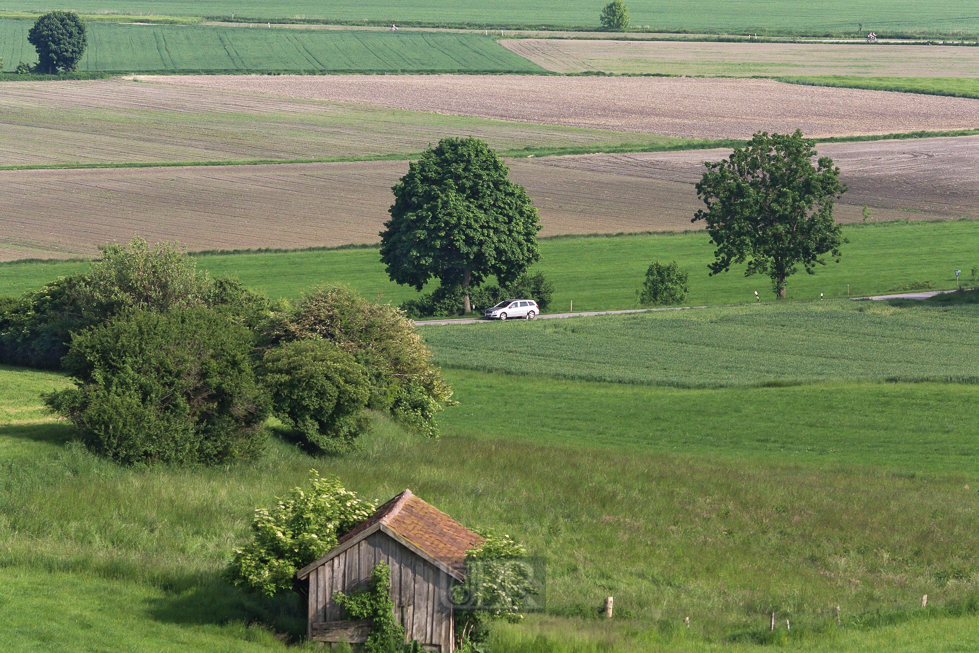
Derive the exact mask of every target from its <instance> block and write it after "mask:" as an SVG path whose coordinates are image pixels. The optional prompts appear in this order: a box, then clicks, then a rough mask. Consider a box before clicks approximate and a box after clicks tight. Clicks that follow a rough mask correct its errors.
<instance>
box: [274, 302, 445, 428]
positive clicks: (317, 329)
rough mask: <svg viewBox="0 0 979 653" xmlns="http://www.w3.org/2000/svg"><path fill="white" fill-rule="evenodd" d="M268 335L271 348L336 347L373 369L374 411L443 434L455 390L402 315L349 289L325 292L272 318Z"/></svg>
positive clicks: (369, 370) (371, 375)
mask: <svg viewBox="0 0 979 653" xmlns="http://www.w3.org/2000/svg"><path fill="white" fill-rule="evenodd" d="M263 336H264V339H265V342H266V346H275V345H277V344H279V343H283V342H291V341H296V340H306V339H322V340H327V341H329V342H332V343H334V344H335V345H336V346H337V347H339V348H340V349H342V350H343V351H345V352H347V353H349V354H350V355H352V356H353V357H354V359H355V360H356V361H357V362H358V363H359V364H360V365H362V366H363V367H364V368H365V369H366V370H367V375H368V378H369V379H370V385H371V396H370V400H369V401H368V406H369V407H370V408H374V409H376V410H386V411H390V412H391V414H392V415H393V416H394V417H395V418H396V419H397V420H399V421H400V422H402V423H403V424H406V425H408V426H411V427H414V428H416V429H418V430H420V431H422V432H425V433H428V434H429V435H432V436H434V435H437V433H438V431H437V429H436V426H435V415H436V413H438V412H439V411H441V410H442V408H443V406H444V405H445V404H446V403H447V402H449V400H450V398H451V396H452V390H451V389H450V388H449V386H448V385H447V384H446V383H445V381H444V380H443V379H442V375H441V373H440V372H439V369H438V367H436V366H435V365H433V364H432V362H431V360H430V358H431V353H430V352H429V350H428V348H427V347H426V346H425V344H424V342H422V339H421V336H420V335H419V334H418V333H417V332H416V331H415V327H414V324H413V323H412V322H411V320H409V319H408V318H407V317H406V316H405V314H404V313H403V312H402V311H401V310H399V309H397V308H395V307H393V306H391V305H389V304H376V303H374V302H369V301H367V300H365V299H363V298H361V297H360V296H358V295H357V294H356V293H355V292H353V291H352V290H350V289H349V288H346V287H343V286H333V287H328V288H321V289H319V290H316V291H314V292H312V293H310V294H309V295H306V296H305V297H304V298H303V299H302V301H301V302H299V304H298V305H297V306H296V308H295V310H293V311H291V312H288V313H283V314H280V315H277V316H276V317H274V318H272V319H270V320H269V321H268V322H267V323H266V324H265V326H264V327H263Z"/></svg>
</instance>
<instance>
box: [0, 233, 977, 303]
mask: <svg viewBox="0 0 979 653" xmlns="http://www.w3.org/2000/svg"><path fill="white" fill-rule="evenodd" d="M843 231H844V234H845V235H846V237H847V238H848V239H849V240H850V242H849V244H847V245H844V246H843V258H842V262H841V263H839V264H837V263H833V262H829V263H828V264H827V265H826V266H818V267H817V270H816V274H815V275H807V274H805V272H804V271H800V272H799V273H797V274H796V275H795V276H793V277H791V278H790V279H789V285H788V298H789V299H790V300H810V299H818V298H819V294H820V293H823V295H824V296H825V297H826V298H830V297H846V296H847V293H848V291H849V295H850V296H853V297H856V296H861V295H870V294H880V293H886V292H889V291H891V292H896V291H900V290H905V289H907V288H909V287H915V286H916V285H918V286H920V285H922V284H927V286H928V287H930V288H934V289H942V288H945V289H948V288H955V273H954V271H955V270H957V269H959V270H965V271H966V273H965V274H966V276H967V275H968V271H969V270H971V269H972V267H973V266H975V265H979V253H977V252H976V250H975V246H974V243H975V242H976V238H977V237H979V221H970V220H961V221H955V222H892V223H877V224H874V223H869V224H861V225H849V226H844V227H843ZM712 252H713V250H712V248H711V245H710V243H709V239H708V236H707V235H706V234H705V233H704V232H689V233H678V234H639V235H618V236H597V237H560V238H550V239H544V240H542V241H541V256H542V258H541V261H540V263H538V264H537V265H536V266H535V268H534V269H535V270H540V271H542V272H543V273H544V274H545V275H546V276H547V278H548V279H551V280H553V281H554V284H555V286H556V291H555V294H554V301H553V304H552V306H551V308H550V309H549V310H550V311H551V312H566V311H568V310H569V309H570V308H571V307H572V305H573V307H574V310H575V311H599V310H614V309H628V308H635V307H636V296H637V295H636V293H637V291H638V290H639V287H640V286H641V285H642V281H643V278H644V275H645V272H646V268H647V267H649V264H650V263H651V262H652V261H653V260H659V261H664V262H668V261H672V260H676V261H677V262H678V263H679V264H680V267H681V268H683V269H684V270H686V271H687V272H688V273H689V275H690V281H689V286H690V294H689V295H688V297H687V300H686V302H685V303H686V304H688V305H693V306H696V305H702V304H739V303H745V302H751V301H754V299H755V296H754V293H755V291H757V292H758V293H759V295H760V296H761V298H762V300H763V301H766V302H767V301H773V300H774V296H773V294H772V292H771V282H770V281H769V280H768V279H767V278H766V277H760V276H757V275H756V276H752V277H748V278H745V276H744V267H743V266H742V267H740V268H738V267H734V268H733V269H732V270H731V272H728V273H724V274H720V275H715V276H713V277H711V276H709V275H708V272H709V271H708V269H707V264H708V263H709V262H710V261H711V260H712ZM909 252H913V253H914V254H913V255H911V254H909ZM196 260H197V264H198V266H199V267H200V268H202V269H205V270H207V271H208V272H210V273H211V274H212V275H219V276H237V277H238V278H239V279H241V281H242V282H243V283H244V284H245V285H246V286H248V287H251V288H255V289H256V290H261V291H262V292H265V293H267V294H269V295H270V296H272V297H285V298H289V299H295V298H297V297H299V295H300V294H301V293H302V292H304V291H305V290H308V289H309V288H311V287H313V286H315V285H318V284H329V283H344V284H348V285H350V286H351V287H353V288H354V289H356V290H357V291H358V292H360V293H361V294H362V295H364V296H365V297H370V298H372V299H374V298H379V299H380V300H381V301H391V302H393V303H395V304H399V303H401V302H402V301H404V300H406V299H409V298H412V297H415V296H416V293H415V291H414V290H413V289H411V288H407V287H404V286H398V285H396V284H394V283H392V282H391V281H390V280H389V279H388V278H387V276H386V275H385V273H384V266H383V265H381V264H380V262H379V255H378V252H377V250H376V249H374V248H370V247H365V248H354V249H339V250H309V251H285V252H268V253H237V254H235V253H230V254H223V253H222V254H213V255H201V256H198V257H196ZM86 265H87V263H85V262H82V261H51V262H40V263H38V262H16V263H5V264H0V294H3V295H15V294H20V293H22V292H24V291H26V290H30V289H33V288H38V287H40V286H41V285H43V284H44V283H47V282H48V281H51V280H53V279H55V278H57V277H58V276H61V275H65V274H73V273H75V272H78V271H80V270H83V269H85V267H86ZM965 280H966V279H965V277H963V281H965Z"/></svg>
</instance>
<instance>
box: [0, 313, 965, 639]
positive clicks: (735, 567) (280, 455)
mask: <svg viewBox="0 0 979 653" xmlns="http://www.w3.org/2000/svg"><path fill="white" fill-rule="evenodd" d="M850 306H851V305H850V304H847V303H845V302H843V303H838V304H837V306H836V308H833V307H831V306H830V307H829V308H828V307H827V305H819V304H812V303H810V304H791V303H789V304H785V305H782V306H777V307H745V311H744V312H742V309H721V310H718V311H715V312H714V317H715V318H717V319H715V320H714V322H715V323H716V324H718V327H719V328H718V344H719V346H718V349H719V350H721V349H724V348H736V347H737V345H738V340H739V338H738V336H737V335H732V334H733V332H730V331H728V330H726V327H725V325H724V322H725V320H724V319H723V318H724V316H725V315H728V316H729V317H730V319H729V320H728V321H732V320H733V321H734V322H735V323H738V322H739V321H740V322H744V320H745V316H746V315H750V314H749V313H747V309H760V310H761V311H762V315H763V316H764V318H765V319H764V320H759V321H758V324H757V326H758V327H759V328H763V323H764V324H768V325H778V324H784V325H785V327H784V328H785V331H784V334H783V335H784V336H785V339H786V340H787V341H795V340H798V337H797V335H798V333H799V330H800V329H803V328H805V313H806V312H807V311H808V312H811V314H812V324H813V325H817V326H819V325H824V324H828V323H829V321H830V320H828V316H827V315H825V314H824V313H825V311H827V310H834V311H836V312H837V313H840V314H839V315H838V316H837V321H838V322H839V323H840V327H841V330H842V331H844V332H847V333H849V334H850V335H851V337H854V338H857V339H858V343H857V344H858V345H860V344H864V345H866V344H868V343H869V335H868V333H861V331H860V329H855V328H854V321H855V320H859V319H860V315H861V314H860V312H859V308H860V307H859V306H857V307H855V308H853V309H852V314H851V313H850V311H851V309H850ZM886 308H894V310H895V313H900V312H901V311H904V313H903V315H905V316H906V317H915V319H916V320H917V321H918V323H919V326H918V327H917V331H916V334H915V335H916V336H917V339H918V340H920V341H922V342H926V343H931V344H929V346H933V347H934V351H933V353H935V352H937V351H938V349H939V348H940V347H941V346H942V345H949V346H951V345H953V344H954V343H956V342H958V340H960V339H961V338H963V337H965V336H964V335H963V334H962V333H961V332H959V331H956V330H955V329H949V324H950V322H949V321H947V315H948V311H949V308H948V307H940V306H938V307H931V306H925V307H920V308H917V309H914V308H909V309H904V308H900V309H898V308H897V307H886ZM951 308H952V309H954V310H953V314H954V315H955V316H957V317H956V319H963V320H967V319H968V318H969V317H970V316H973V315H974V312H975V309H974V307H968V306H955V307H951ZM882 310H883V309H882ZM954 311H963V313H961V314H958V313H954ZM969 311H971V313H970V312H969ZM684 314H688V315H693V312H692V311H691V312H685V313H684ZM698 315H702V316H704V317H703V320H704V321H705V322H708V323H709V322H710V321H711V320H710V319H709V317H710V311H701V312H700V313H698ZM881 316H883V317H889V315H887V314H886V312H882V313H879V314H876V315H875V314H871V315H870V316H868V317H870V318H873V319H878V318H880V317H881ZM644 317H645V316H644ZM657 317H658V316H657ZM651 319H653V318H651ZM616 321H618V322H620V324H615V322H616ZM633 321H634V318H633V317H632V316H620V317H615V318H604V319H602V320H599V321H598V325H597V326H595V327H591V325H590V324H589V323H588V321H587V320H567V321H564V320H562V321H560V324H562V325H566V326H568V327H569V328H577V327H583V330H582V334H583V337H582V338H581V339H580V340H576V341H575V342H574V343H572V346H571V348H570V349H569V350H568V351H566V352H565V354H564V356H563V358H562V355H561V353H560V352H558V351H552V352H551V355H550V356H549V358H551V359H553V361H552V363H549V364H550V365H551V367H550V368H548V367H547V366H546V365H545V366H544V367H542V368H540V369H537V370H535V371H534V373H533V374H527V373H522V374H517V375H514V374H507V373H504V372H502V371H493V372H486V371H471V370H463V369H458V368H456V367H451V365H452V363H451V362H449V359H450V358H451V357H452V355H451V352H450V351H449V348H447V347H446V348H443V347H442V345H440V343H439V338H438V337H435V336H433V335H432V334H440V335H445V334H447V333H448V329H443V330H439V331H435V330H428V331H425V334H426V338H428V341H429V342H430V344H431V345H432V346H433V349H434V351H435V355H436V359H437V360H440V361H442V362H443V365H444V366H445V374H446V377H447V379H448V380H449V382H450V383H451V384H452V386H453V387H454V389H455V391H456V394H455V399H457V400H458V402H459V404H458V405H457V406H454V407H450V408H448V409H447V410H446V412H445V413H444V414H443V417H442V419H441V423H442V426H443V437H442V439H440V440H422V439H419V438H418V437H417V436H413V435H409V434H407V433H405V432H403V431H401V430H400V429H399V428H398V427H396V426H394V425H393V424H391V423H390V422H388V421H387V420H386V419H384V418H382V417H380V416H378V417H376V418H375V430H374V432H373V433H372V434H371V435H369V436H366V438H365V439H364V441H363V442H362V447H361V449H360V450H359V451H357V452H354V453H351V454H347V455H345V456H341V457H333V458H316V457H311V456H309V455H307V454H305V453H303V452H301V451H299V450H298V449H296V448H294V447H293V446H292V445H291V444H289V443H287V442H285V441H283V440H279V439H278V438H277V437H275V436H272V437H270V440H269V446H268V449H267V451H266V453H265V455H264V456H263V457H262V458H261V459H260V460H259V461H256V462H254V463H246V464H239V465H233V466H229V467H221V468H203V469H195V468H189V469H186V468H185V469H176V468H166V467H152V468H123V467H119V466H117V465H115V464H113V463H110V462H106V461H103V460H100V459H98V458H96V457H94V456H93V455H91V454H89V453H88V452H86V451H85V450H84V449H82V448H81V447H80V446H78V445H77V444H74V443H72V442H71V439H70V431H69V430H68V428H67V427H66V426H65V425H64V424H63V423H61V422H58V421H56V420H54V419H53V418H51V417H50V416H48V415H46V414H45V413H44V411H43V409H42V408H41V407H40V404H41V402H40V394H41V393H43V392H47V391H50V390H52V389H56V388H58V387H60V386H61V385H63V384H64V383H66V382H67V381H66V380H65V379H64V378H63V377H61V376H60V375H58V374H52V373H38V372H34V371H29V370H22V369H18V368H3V369H0V387H2V388H3V393H2V396H3V397H4V399H3V401H2V402H0V568H3V574H0V604H2V605H3V608H4V614H5V624H6V626H5V628H4V629H2V631H0V647H2V648H3V649H4V650H18V651H20V650H26V651H33V650H38V651H40V650H42V649H44V647H46V646H48V647H49V646H50V645H51V642H64V641H67V640H69V639H70V640H71V641H72V642H73V643H72V644H71V645H68V646H67V647H66V648H67V650H100V651H102V650H104V651H127V650H140V651H143V650H147V651H184V650H186V651H190V650H195V651H231V650H244V651H252V650H254V651H258V650H268V651H276V650H284V648H283V645H282V640H290V639H291V641H296V640H295V638H296V637H297V635H300V634H301V633H302V631H303V630H304V627H303V622H302V615H301V610H300V609H299V607H298V606H297V605H296V604H295V603H293V602H290V601H288V600H276V601H263V600H260V599H257V598H256V597H252V596H248V595H244V594H241V593H240V592H238V591H237V590H235V589H234V588H231V587H229V586H228V585H226V584H225V583H224V581H222V580H221V578H220V576H219V572H220V569H221V568H222V567H223V565H224V563H225V562H226V561H227V560H228V558H229V556H230V552H231V550H232V549H233V548H234V546H236V544H237V543H238V542H241V541H242V540H243V539H244V538H245V537H247V533H248V523H249V520H250V518H251V514H252V509H253V508H254V507H256V506H263V505H269V504H270V503H272V502H273V501H274V497H276V496H281V495H283V494H284V493H285V492H287V491H288V489H289V488H291V487H294V486H297V485H301V484H303V483H304V479H305V478H306V477H307V475H308V473H309V470H310V469H317V470H319V471H320V472H321V473H323V474H335V475H337V476H339V477H340V478H341V480H342V481H343V482H344V483H345V484H346V485H347V486H348V487H350V488H351V489H353V490H355V491H357V492H358V493H361V494H363V495H365V496H368V497H371V498H375V499H386V498H388V497H390V496H392V495H394V494H395V493H397V492H398V491H400V490H401V489H404V488H405V487H409V488H411V489H412V491H414V492H416V493H417V494H419V495H420V496H422V497H423V498H425V499H426V500H428V501H430V502H432V503H434V504H435V505H437V506H438V507H439V508H441V509H443V510H445V511H447V512H448V513H450V514H451V515H453V516H454V517H455V518H457V519H459V520H460V521H462V522H463V523H465V524H467V525H470V526H474V527H482V528H486V527H489V528H495V529H498V530H500V531H503V532H509V533H513V534H515V535H517V536H518V537H519V538H520V539H521V540H523V541H524V542H525V543H526V544H527V545H528V547H529V549H530V551H531V552H532V553H533V554H535V555H541V556H544V557H545V558H546V559H547V561H548V580H547V597H546V598H547V609H546V612H545V613H544V614H543V615H532V616H530V617H528V619H527V620H526V622H525V623H523V624H520V625H516V626H502V627H500V628H498V629H497V630H496V632H495V633H494V636H493V637H494V643H495V648H494V650H496V651H507V652H510V651H517V652H518V653H519V652H521V651H527V652H531V651H535V652H536V651H549V652H550V651H553V652H554V653H560V652H562V651H577V652H582V653H584V652H591V651H595V652H596V653H597V652H598V651H606V652H608V651H613V652H623V653H624V652H626V651H676V650H684V651H732V652H735V653H741V652H743V651H760V650H767V649H766V648H763V646H764V645H767V644H778V645H781V646H783V647H785V648H786V650H793V651H830V650H861V651H881V652H884V651H888V652H890V651H924V650H939V651H941V650H948V651H952V650H965V649H961V648H959V649H956V648H955V645H956V642H959V643H961V642H962V641H968V640H970V639H973V638H975V636H976V635H977V633H979V625H977V620H976V614H977V612H979V571H977V570H979V541H977V540H976V538H975V537H974V533H975V531H976V529H977V528H979V491H977V490H979V478H977V476H979V465H977V463H976V460H977V455H976V454H977V453H979V451H977V448H976V441H975V437H974V423H975V420H974V415H975V410H974V408H975V405H976V400H977V399H979V385H971V384H966V385H962V384H947V383H916V384H906V383H879V382H873V381H868V378H872V376H873V374H872V373H871V371H865V370H862V369H861V368H860V366H850V367H845V366H841V367H840V373H839V377H840V378H839V379H838V380H836V381H832V382H818V383H804V384H800V385H794V386H779V385H778V384H774V385H772V386H771V387H757V386H755V387H749V386H750V384H751V382H752V380H753V379H759V378H768V379H769V380H774V381H778V380H782V381H786V380H790V379H793V374H792V372H791V370H783V373H782V374H780V375H775V377H774V378H771V374H772V372H771V370H770V368H769V361H768V360H766V359H765V357H764V356H760V355H759V356H747V357H744V358H742V359H740V362H739V365H740V367H741V369H742V372H743V375H744V382H743V383H742V384H740V385H736V386H732V387H723V388H701V389H683V388H671V387H657V386H653V385H646V384H641V383H635V382H634V379H632V378H631V376H630V375H631V374H632V371H631V370H630V365H629V364H628V361H626V360H624V359H623V358H621V357H619V358H616V357H615V356H613V357H612V358H613V361H614V363H615V364H614V365H612V366H611V368H610V369H612V368H614V369H612V372H615V374H611V373H610V374H609V375H608V376H609V378H614V379H615V380H616V382H607V383H599V382H594V381H585V380H570V379H566V378H561V377H562V376H564V374H563V373H562V371H561V369H560V368H561V366H562V365H565V364H566V363H567V361H569V360H571V359H572V358H574V357H575V356H577V357H578V358H580V359H581V360H582V361H583V364H586V365H587V362H588V361H594V360H597V359H598V358H599V357H600V356H601V355H603V354H604V353H611V354H615V351H614V350H615V348H616V347H618V348H619V349H620V350H625V349H627V348H628V347H629V343H631V344H632V345H633V346H636V347H640V346H642V347H645V346H647V345H646V344H644V343H643V341H644V340H645V338H644V335H643V333H642V332H639V331H637V330H635V329H634V328H633V327H634V324H633ZM480 326H482V327H483V328H484V329H485V330H484V334H490V335H489V336H487V337H486V340H485V342H486V346H487V347H488V348H492V347H493V346H494V345H493V342H492V341H493V337H494V333H495V334H498V333H501V330H498V329H496V328H495V327H497V326H499V327H502V328H506V329H509V332H508V333H509V334H511V336H512V337H511V340H512V341H513V342H515V343H519V342H520V341H521V339H522V338H523V336H524V334H525V333H531V332H533V331H534V330H535V329H537V328H539V327H540V324H537V323H523V322H518V323H506V324H501V325H480ZM455 328H459V327H455ZM820 328H821V329H822V330H820ZM820 328H813V332H814V334H815V337H816V339H817V340H818V339H820V338H827V337H830V336H831V335H832V334H831V333H830V331H831V329H829V328H828V327H825V328H823V327H822V326H820ZM875 328H876V327H875ZM590 330H591V331H592V333H591V334H590V335H589V331H590ZM599 331H604V332H605V333H606V334H609V337H608V338H605V339H603V338H601V337H594V336H595V335H596V334H597V333H598V332H599ZM900 331H901V326H900V324H895V325H893V330H892V331H888V332H887V334H890V336H889V337H893V336H894V334H896V333H900ZM664 332H665V330H664ZM887 334H885V335H887ZM556 337H560V334H557V335H556ZM860 338H864V339H863V340H859V339H860ZM683 339H684V333H683V331H682V330H681V329H676V330H675V333H674V341H682V340H683ZM881 339H885V338H883V337H882V338H881ZM605 340H608V341H611V342H612V344H611V346H609V345H608V344H607V343H606V342H605ZM661 344H662V347H663V348H667V347H668V343H666V342H665V341H662V340H661ZM966 344H968V342H966ZM480 346H481V345H480ZM745 346H746V347H747V348H749V349H750V348H751V347H750V343H745ZM772 346H773V348H774V349H775V351H774V355H773V358H775V359H779V358H780V356H781V357H783V358H784V351H783V352H780V351H779V350H778V348H777V347H776V346H775V345H774V344H773V345H772ZM518 349H519V346H518ZM512 353H513V355H514V356H522V355H523V353H521V352H518V351H514V352H512ZM796 357H797V358H798V360H799V362H800V364H802V365H803V366H804V367H807V368H818V367H820V366H821V365H823V364H824V362H825V361H823V360H822V356H821V354H820V350H819V348H807V347H800V348H798V349H797V350H796ZM925 358H926V357H924V356H923V357H922V360H920V361H918V362H917V363H915V362H914V360H912V361H911V362H910V364H912V365H913V364H922V365H923V364H927V361H926V360H925ZM971 364H972V365H973V366H975V365H976V363H975V362H974V361H973V362H972V363H971ZM705 373H707V374H710V372H709V371H707V372H705ZM813 378H816V377H813ZM923 594H928V595H929V603H928V607H927V608H925V609H922V608H921V606H920V599H921V595H923ZM609 595H612V596H615V601H616V603H615V605H616V618H615V619H614V620H613V621H612V622H611V623H607V622H605V621H604V620H603V619H600V618H599V614H600V608H601V604H602V601H603V599H604V597H606V596H609ZM836 606H840V619H839V622H837V618H836V609H835V608H836ZM771 612H776V613H777V615H778V619H779V623H780V624H783V623H784V620H785V619H788V620H790V622H791V626H792V629H791V630H786V629H785V628H784V626H781V625H780V627H779V629H778V630H776V632H775V633H774V634H773V633H770V632H769V630H768V624H769V618H770V613H771ZM40 613H44V614H50V615H51V616H50V617H46V618H45V619H38V618H37V615H38V614H40ZM688 617H689V624H690V625H689V626H686V625H685V621H684V619H686V618H688ZM924 641H927V642H928V648H927V649H926V648H924V647H923V646H924V645H923V642H924Z"/></svg>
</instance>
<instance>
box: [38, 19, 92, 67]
mask: <svg viewBox="0 0 979 653" xmlns="http://www.w3.org/2000/svg"><path fill="white" fill-rule="evenodd" d="M27 41H28V43H30V44H31V45H33V46H34V49H35V50H37V56H38V59H40V61H39V62H38V70H39V71H40V72H42V73H48V74H52V75H53V74H54V73H58V72H67V71H71V70H75V68H77V67H78V62H79V61H80V60H81V58H82V54H83V53H84V52H85V46H86V45H88V39H87V38H86V36H85V23H83V22H82V21H81V19H80V18H79V17H78V14H76V13H75V12H73V11H52V12H51V13H48V14H44V15H43V16H41V17H40V18H38V19H37V22H36V23H34V26H33V27H31V29H30V31H28V32H27Z"/></svg>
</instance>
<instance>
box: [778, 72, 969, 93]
mask: <svg viewBox="0 0 979 653" xmlns="http://www.w3.org/2000/svg"><path fill="white" fill-rule="evenodd" d="M779 81H781V82H786V83H789V84H802V85H805V86H835V87H841V88H864V89H869V90H871V91H895V92H897V93H920V94H922V95H947V96H951V97H966V98H979V79H974V78H964V79H963V78H959V77H851V76H840V75H827V76H825V77H782V78H779Z"/></svg>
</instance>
